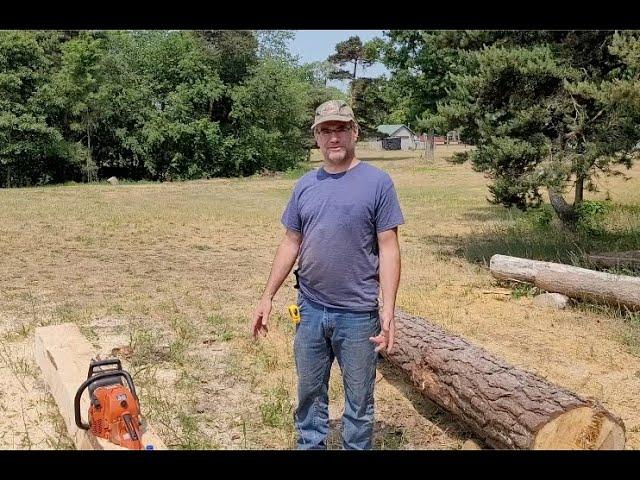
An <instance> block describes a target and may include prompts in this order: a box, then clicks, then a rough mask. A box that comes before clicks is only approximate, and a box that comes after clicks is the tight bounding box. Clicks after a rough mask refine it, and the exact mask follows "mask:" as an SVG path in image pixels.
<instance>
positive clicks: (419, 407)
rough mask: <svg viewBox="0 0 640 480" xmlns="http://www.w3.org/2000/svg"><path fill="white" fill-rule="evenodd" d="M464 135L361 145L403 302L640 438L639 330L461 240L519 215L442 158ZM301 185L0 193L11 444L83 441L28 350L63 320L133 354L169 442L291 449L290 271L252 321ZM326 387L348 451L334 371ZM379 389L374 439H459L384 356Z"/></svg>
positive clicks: (6, 425) (0, 404) (461, 433)
mask: <svg viewBox="0 0 640 480" xmlns="http://www.w3.org/2000/svg"><path fill="white" fill-rule="evenodd" d="M459 148H462V147H459ZM455 149H456V148H455V147H443V148H440V149H438V150H437V152H436V159H435V161H434V162H427V161H426V160H424V159H421V158H418V157H417V156H416V155H413V154H411V153H408V152H365V151H363V152H361V157H362V158H363V159H365V160H367V161H371V163H373V164H374V165H376V166H378V167H380V168H383V169H385V170H386V171H388V172H389V173H390V174H391V176H392V178H393V180H394V182H395V183H396V186H397V189H398V192H399V197H400V201H401V204H402V207H403V211H404V213H405V218H406V225H405V226H403V227H402V228H401V234H400V235H401V236H400V238H401V249H402V255H403V273H402V282H401V286H400V290H399V292H398V306H399V307H400V308H403V309H404V310H405V311H407V312H408V313H411V314H416V315H420V316H423V317H425V318H427V319H429V320H430V321H432V322H434V323H436V324H438V325H440V326H442V327H443V328H445V329H447V330H448V331H450V332H452V333H454V334H457V335H461V336H463V337H465V338H466V339H468V340H469V341H471V342H473V343H475V344H477V345H480V346H482V347H484V348H486V349H487V350H489V351H490V352H492V353H493V354H494V355H496V356H499V357H501V358H503V359H505V360H506V361H508V362H510V363H512V364H514V365H517V366H519V367H521V368H523V369H526V370H529V371H533V372H535V373H537V374H539V375H541V376H543V377H545V378H547V379H548V380H549V381H551V382H554V383H557V384H559V385H561V386H563V387H565V388H569V389H571V390H573V391H576V392H578V393H580V394H582V395H586V396H591V397H595V398H597V399H598V400H600V401H601V402H602V403H603V404H604V405H605V406H606V407H607V408H609V409H610V410H611V411H612V412H614V413H616V414H617V415H619V416H620V417H621V418H622V419H623V420H624V422H625V425H626V429H627V439H628V441H627V444H628V448H630V449H638V448H640V415H639V414H638V411H637V406H636V405H637V399H638V398H640V353H639V351H640V349H639V348H638V347H639V344H640V340H639V338H640V336H639V334H638V330H640V326H638V325H637V322H636V323H630V322H628V321H625V320H624V319H621V318H620V317H619V316H616V315H613V314H610V313H608V312H607V311H598V310H597V309H586V308H580V307H573V308H571V309H568V310H565V311H550V310H543V309H538V308H534V307H533V305H532V299H531V297H527V296H523V297H520V298H515V297H514V296H509V295H503V294H492V293H487V291H488V290H492V289H493V290H495V288H496V282H495V280H494V279H493V278H492V277H491V275H490V273H489V272H488V269H487V268H486V266H484V265H482V264H479V263H473V262H470V261H468V260H467V259H465V258H464V255H462V254H461V251H464V249H465V248H468V247H469V246H473V245H474V242H477V241H478V239H479V238H480V237H482V236H483V235H484V234H485V233H486V232H487V229H488V228H490V227H492V226H500V225H507V224H508V223H509V222H512V219H511V218H510V217H509V216H508V215H506V214H505V213H504V211H503V209H502V207H498V206H492V205H489V204H488V203H487V201H486V198H487V197H488V191H487V188H486V184H487V180H486V179H485V178H484V177H483V175H482V174H480V173H477V172H474V171H473V170H472V169H471V167H470V166H469V165H453V164H450V163H447V162H446V161H445V160H444V159H445V157H447V156H449V155H450V154H451V153H452V151H454V150H455ZM314 160H315V161H316V162H317V157H314ZM314 165H317V163H314ZM638 174H640V167H636V168H635V170H634V171H632V172H630V175H631V176H632V179H631V180H629V181H627V182H622V181H621V180H619V179H616V180H611V181H609V182H608V183H606V185H607V186H608V188H610V192H611V196H612V198H613V200H614V201H616V202H620V203H627V204H630V205H639V204H640V175H638ZM294 183H295V178H294V176H288V175H280V176H274V177H252V178H245V179H231V180H229V179H217V180H211V181H195V182H184V183H165V184H145V183H141V184H121V185H116V186H110V185H106V184H104V185H88V186H87V185H71V186H56V187H47V188H31V189H12V190H0V246H1V250H2V255H1V256H0V267H1V268H0V270H1V271H2V273H3V275H2V276H1V277H0V411H1V412H2V415H1V416H0V432H2V433H0V448H3V449H28V448H37V449H59V448H73V446H72V444H71V442H70V441H69V438H68V437H67V435H66V433H65V429H64V425H63V423H62V420H61V418H60V416H59V415H58V413H57V406H56V405H55V403H54V402H53V400H52V397H51V396H50V395H49V394H48V391H47V386H46V385H45V384H44V383H43V381H42V379H41V376H40V371H39V368H38V367H37V365H36V364H35V361H34V357H33V340H34V330H35V328H36V327H37V326H40V325H49V324H58V323H65V322H74V323H76V324H77V325H79V326H80V328H81V330H82V331H83V333H84V334H85V335H86V336H87V338H88V339H89V340H90V341H91V342H92V343H93V344H94V346H95V347H96V352H97V353H98V352H99V353H101V354H103V355H108V354H116V355H118V356H120V357H121V358H122V359H123V360H124V364H125V366H126V367H127V369H128V370H129V371H130V372H131V373H132V374H133V376H134V379H135V380H136V385H137V386H138V389H139V390H140V393H141V397H142V408H143V413H145V414H146V415H147V416H148V417H149V419H150V421H151V423H152V424H153V425H154V428H155V429H156V430H157V431H158V433H159V434H160V435H161V436H162V437H163V439H164V440H165V441H166V443H167V444H168V445H169V446H170V447H171V448H190V449H195V448H205V449H215V448H219V449H243V448H249V449H256V448H259V449H263V448H264V449H286V448H291V447H292V446H293V444H294V439H295V432H294V429H293V424H292V411H293V407H294V405H295V379H296V377H295V371H294V366H293V359H292V334H293V328H292V326H291V324H290V322H289V320H288V318H287V317H286V306H287V305H288V304H289V303H291V302H293V301H294V299H295V290H294V289H293V288H292V285H293V281H292V280H293V278H290V279H288V280H287V282H285V285H283V287H282V289H281V291H280V293H279V294H278V295H277V296H276V299H275V302H274V311H273V314H272V318H271V329H270V332H269V335H268V336H267V337H265V338H261V339H260V340H259V341H258V342H253V341H252V340H251V339H250V337H249V322H250V317H251V314H252V312H253V309H254V307H255V303H256V301H257V299H258V297H259V295H260V293H261V291H262V288H263V287H264V282H265V281H266V278H267V275H268V272H269V268H270V265H271V260H272V258H273V255H274V253H275V249H276V247H277V245H278V243H279V241H280V239H281V237H282V234H283V229H282V227H281V225H280V224H279V218H280V215H281V213H282V209H283V208H284V205H285V202H286V201H287V198H288V196H289V193H290V191H291V188H292V187H293V185H294ZM599 195H601V194H599ZM595 197H597V196H595ZM496 253H498V252H496ZM330 399H331V402H332V404H331V409H330V414H331V415H330V416H331V424H332V427H333V428H332V432H331V437H330V440H331V441H330V444H331V446H332V448H339V443H340V439H339V423H340V414H341V409H342V403H341V402H342V387H341V382H340V372H339V369H337V368H335V369H334V370H333V374H332V381H331V388H330ZM376 402H377V412H376V415H377V416H376V418H377V422H376V447H377V448H385V449H394V448H405V449H457V448H460V447H461V445H462V443H463V442H464V441H465V440H466V439H468V438H471V437H472V435H471V433H470V432H467V431H466V430H465V428H464V426H462V425H460V424H459V423H457V422H456V421H455V419H454V418H451V417H450V416H449V415H448V414H447V413H446V412H444V411H442V410H440V409H439V408H437V407H435V406H434V405H433V404H431V403H430V402H428V401H426V400H424V399H423V398H422V397H420V396H419V395H417V394H416V393H415V392H414V391H413V389H412V388H411V387H410V385H409V384H408V383H407V382H406V381H405V380H404V378H403V377H402V376H401V375H399V374H398V372H395V371H393V370H392V369H391V368H390V367H389V366H387V365H386V364H381V365H380V368H379V379H378V387H377V392H376Z"/></svg>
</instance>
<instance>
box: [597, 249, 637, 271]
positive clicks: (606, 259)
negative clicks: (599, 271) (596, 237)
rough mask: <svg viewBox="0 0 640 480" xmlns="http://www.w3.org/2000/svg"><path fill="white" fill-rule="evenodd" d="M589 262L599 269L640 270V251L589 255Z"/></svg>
mask: <svg viewBox="0 0 640 480" xmlns="http://www.w3.org/2000/svg"><path fill="white" fill-rule="evenodd" d="M586 258H587V260H588V261H589V262H591V263H593V264H594V265H596V266H598V267H604V268H621V267H629V268H638V269H640V250H628V251H626V252H608V253H599V254H593V255H587V257H586Z"/></svg>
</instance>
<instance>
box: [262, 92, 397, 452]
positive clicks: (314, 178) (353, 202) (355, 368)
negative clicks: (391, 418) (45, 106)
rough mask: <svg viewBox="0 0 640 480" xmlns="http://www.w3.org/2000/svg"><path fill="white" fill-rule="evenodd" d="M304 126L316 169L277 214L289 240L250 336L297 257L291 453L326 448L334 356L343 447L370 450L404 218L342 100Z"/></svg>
mask: <svg viewBox="0 0 640 480" xmlns="http://www.w3.org/2000/svg"><path fill="white" fill-rule="evenodd" d="M311 129H312V130H313V132H314V136H315V139H316V142H317V143H318V146H319V147H320V151H321V152H322V155H323V157H324V162H323V166H322V167H321V168H320V169H318V170H317V171H311V172H309V173H307V174H306V175H304V176H303V177H302V178H301V179H300V180H299V181H298V183H297V184H296V186H295V188H294V190H293V194H292V195H291V198H290V200H289V203H288V205H287V207H286V209H285V211H284V213H283V215H282V223H283V224H284V226H285V227H286V233H285V236H284V239H283V240H282V243H281V244H280V246H279V247H278V250H277V252H276V256H275V259H274V261H273V266H272V269H271V274H270V276H269V280H268V281H267V286H266V288H265V291H264V294H263V296H262V298H261V299H260V301H259V303H258V307H257V308H256V311H255V313H254V315H253V335H254V337H257V336H258V335H259V334H260V333H261V332H262V333H264V334H266V332H267V320H268V318H269V314H270V312H271V307H272V299H273V297H274V295H275V294H276V292H277V291H278V289H279V288H280V286H281V285H282V282H283V281H284V279H285V278H286V277H287V275H288V274H289V272H290V271H291V268H292V267H293V264H294V263H295V261H296V258H298V254H299V261H298V267H299V268H298V281H299V288H300V291H299V293H298V307H299V310H300V317H301V320H300V323H299V324H298V325H297V326H296V334H295V340H294V353H295V363H296V369H297V372H298V406H297V408H296V412H295V424H296V428H297V431H298V434H299V438H298V441H297V446H298V448H299V449H325V448H326V436H327V432H328V429H329V408H328V400H329V399H328V385H329V374H330V370H331V365H332V363H333V360H334V358H337V360H338V364H339V365H340V369H341V371H342V377H343V382H344V392H345V407H344V414H343V417H342V424H343V431H342V439H343V447H344V448H345V449H370V448H371V446H372V437H373V421H374V409H373V407H374V396H373V393H374V385H375V377H376V362H377V358H378V352H379V351H381V350H386V351H387V352H391V350H392V348H393V336H394V328H395V319H394V310H395V301H396V293H397V290H398V283H399V280H400V249H399V246H398V237H397V227H398V225H400V224H402V223H404V218H403V216H402V212H401V210H400V206H399V203H398V198H397V195H396V191H395V188H394V185H393V182H392V181H391V178H390V177H389V175H388V174H387V173H385V172H383V171H382V170H380V169H378V168H376V167H373V166H371V165H369V164H367V163H364V162H361V161H360V160H358V159H357V158H356V157H355V146H356V140H357V138H358V125H357V123H356V122H355V119H354V116H353V111H352V110H351V108H350V107H349V106H348V105H347V104H346V103H345V102H343V101H339V100H330V101H328V102H325V103H323V104H322V105H320V106H319V107H318V108H317V109H316V112H315V122H314V123H313V126H312V127H311ZM380 288H381V290H382V308H381V309H380V310H379V305H378V293H379V290H380ZM381 327H382V329H381Z"/></svg>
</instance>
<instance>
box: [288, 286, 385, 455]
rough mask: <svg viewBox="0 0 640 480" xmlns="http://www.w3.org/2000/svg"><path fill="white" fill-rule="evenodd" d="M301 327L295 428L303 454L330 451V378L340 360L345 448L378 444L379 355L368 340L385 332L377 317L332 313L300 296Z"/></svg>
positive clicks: (297, 342)
mask: <svg viewBox="0 0 640 480" xmlns="http://www.w3.org/2000/svg"><path fill="white" fill-rule="evenodd" d="M298 307H299V309H300V323H299V324H298V325H297V326H296V335H295V340H294V354H295V362H296V370H297V372H298V407H297V408H296V411H295V424H296V428H297V431H298V435H299V436H298V441H297V447H298V449H303V450H307V449H326V448H327V445H326V437H327V433H328V431H329V395H328V390H329V375H330V372H331V365H332V364H333V359H334V358H337V359H338V365H340V370H341V371H342V379H343V384H344V393H345V406H344V414H343V416H342V445H343V447H344V448H345V449H360V450H363V449H370V448H371V446H372V438H373V403H374V402H373V389H374V386H375V379H376V363H377V360H378V354H377V353H376V352H375V351H374V350H375V344H374V343H373V342H371V341H370V340H369V337H373V336H376V335H377V334H378V333H379V332H380V317H379V316H378V311H377V310H374V311H371V312H352V311H348V310H339V309H335V308H328V307H324V306H322V305H319V304H317V303H314V302H311V301H310V300H308V299H306V298H304V296H303V295H302V294H299V295H298Z"/></svg>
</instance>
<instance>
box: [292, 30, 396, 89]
mask: <svg viewBox="0 0 640 480" xmlns="http://www.w3.org/2000/svg"><path fill="white" fill-rule="evenodd" d="M354 35H357V36H359V37H360V40H362V43H365V42H366V41H368V40H372V39H373V38H375V37H382V30H296V37H295V38H294V39H293V41H292V42H291V43H290V44H289V48H290V50H291V53H292V54H294V55H299V56H300V63H308V62H315V61H322V60H326V59H327V57H328V56H329V55H331V54H332V53H335V51H336V44H337V43H338V42H342V41H344V40H347V39H348V38H349V37H351V36H354ZM358 71H359V72H360V73H358V74H357V75H358V77H359V76H360V75H365V76H367V77H374V78H375V77H379V76H380V75H383V74H385V73H388V70H387V69H386V68H385V66H384V65H382V64H381V63H376V64H374V65H372V66H370V67H367V68H365V70H364V72H362V70H360V66H358ZM329 85H332V86H335V87H338V88H340V89H341V90H342V91H346V89H347V82H343V81H337V80H335V81H331V82H329Z"/></svg>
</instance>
